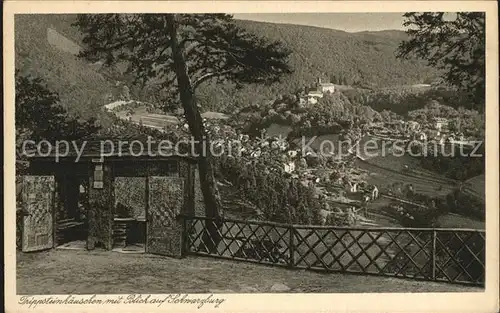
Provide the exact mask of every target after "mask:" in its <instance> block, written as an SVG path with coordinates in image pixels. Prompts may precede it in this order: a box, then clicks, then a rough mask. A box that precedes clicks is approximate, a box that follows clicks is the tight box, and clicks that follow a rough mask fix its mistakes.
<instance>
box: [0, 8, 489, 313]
mask: <svg viewBox="0 0 500 313" xmlns="http://www.w3.org/2000/svg"><path fill="white" fill-rule="evenodd" d="M312 4H313V3H311V5H312ZM304 5H308V4H307V3H305V4H304ZM412 10H418V6H413V7H410V6H407V10H405V11H400V12H393V11H392V10H389V11H387V12H362V11H360V12H328V11H322V10H318V11H317V12H302V13H301V12H283V13H280V12H263V13H253V12H252V13H234V12H235V11H228V12H214V13H212V12H208V13H190V12H187V13H183V12H175V13H161V12H158V13H152V12H147V13H140V12H118V10H117V12H116V13H114V12H110V11H106V12H99V13H96V12H93V13H89V12H75V13H47V12H45V13H29V14H28V13H16V14H14V15H13V27H14V29H13V30H12V36H13V37H14V40H13V49H14V50H13V53H14V56H13V60H14V73H13V74H14V78H13V80H14V82H15V86H14V89H12V92H14V93H15V95H12V99H13V100H14V98H15V103H13V104H12V106H13V107H14V109H13V110H12V111H13V112H14V113H13V115H14V116H13V125H12V126H13V127H15V135H14V136H15V208H16V210H15V252H14V248H13V249H12V253H13V254H15V265H14V267H15V274H14V272H13V274H12V275H15V277H14V278H13V279H14V280H15V286H16V289H15V294H16V295H17V296H18V299H20V300H19V301H18V302H17V303H18V305H24V306H25V308H26V309H27V308H28V307H29V308H34V307H37V308H42V307H44V308H47V309H49V310H50V308H51V306H49V305H51V304H78V303H80V304H104V303H105V304H134V303H149V304H153V305H155V304H156V303H160V302H161V301H165V302H168V303H184V302H185V303H191V304H196V305H199V307H198V308H201V307H204V308H206V307H211V308H218V307H222V304H223V302H224V301H228V300H225V297H222V296H221V294H224V295H230V294H266V293H278V294H280V293H292V294H298V293H305V294H335V293H345V294H347V293H351V294H352V293H354V294H356V293H429V292H432V293H458V292H460V293H484V292H485V286H486V281H487V279H486V277H487V275H486V268H487V267H490V266H491V267H494V266H496V267H498V259H497V260H496V261H494V263H491V264H489V263H488V262H487V257H486V253H487V249H486V247H487V245H486V221H487V219H486V216H487V214H486V211H487V210H486V207H487V206H486V202H487V197H486V195H487V192H486V188H487V187H486V186H487V185H488V184H487V183H486V181H487V178H486V175H487V174H486V172H487V170H486V169H487V168H488V166H487V163H486V151H487V149H488V146H487V145H486V133H487V132H486V129H487V127H486V120H487V118H486V111H487V106H486V102H487V101H486V99H487V97H486V94H487V92H486V77H487V76H486V69H487V66H486V64H487V62H486V54H487V49H486V12H485V11H484V10H483V11H480V10H476V11H465V10H463V11H456V12H455V11H428V10H426V11H422V12H413V11H412ZM495 18H496V15H495ZM494 40H497V39H494ZM489 57H493V58H497V57H498V55H497V56H494V55H493V56H491V55H490V56H489ZM497 61H498V60H496V61H495V62H497ZM492 64H493V65H494V66H497V63H492ZM497 74H498V73H497ZM492 92H497V91H492ZM496 99H497V101H498V98H496ZM488 106H496V107H498V102H496V103H494V102H492V103H488ZM496 110H498V108H496ZM493 112H495V111H493ZM496 114H498V111H496ZM490 118H493V119H494V116H490ZM496 122H498V116H497V119H496ZM496 122H495V121H493V123H496ZM496 127H498V125H497V126H496ZM497 130H498V129H497ZM12 132H13V130H12ZM493 136H498V131H497V133H496V135H495V134H493ZM491 140H493V141H494V140H496V141H498V137H496V139H495V138H490V139H489V141H488V144H490V143H491ZM495 145H496V146H495V147H496V148H495V149H498V143H496V144H495ZM12 146H14V144H13V145H12ZM488 151H490V150H488ZM488 157H489V158H493V159H495V160H496V164H497V165H496V166H498V151H495V150H493V152H492V154H490V155H489V156H488ZM494 163H495V162H493V164H494ZM489 164H492V163H491V162H490V163H489ZM12 166H13V164H12ZM492 169H493V170H494V168H492ZM497 169H498V168H497ZM496 172H497V173H496V174H495V173H493V174H492V175H498V170H497V171H496ZM488 175H489V174H488ZM490 177H491V179H495V178H494V176H490ZM496 179H498V176H496ZM491 184H492V187H493V188H492V189H493V190H495V188H496V189H498V188H497V187H498V186H496V187H495V186H494V185H495V184H498V180H497V181H495V180H493V181H492V183H491ZM496 192H498V190H497V191H496ZM489 195H490V196H489V197H493V196H496V197H498V193H497V194H496V195H495V194H493V193H490V194H489ZM496 199H497V200H493V201H498V198H496ZM488 201H490V200H489V199H488ZM494 203H495V202H493V204H494ZM496 203H497V204H498V202H496ZM493 209H495V208H493ZM496 210H498V207H497V208H496ZM8 222H9V221H7V223H8ZM496 222H498V221H496ZM12 223H13V222H12ZM494 227H495V226H494ZM496 228H498V225H496ZM496 240H498V239H496ZM13 242H14V234H12V244H13ZM496 249H498V243H497V248H496ZM494 251H498V250H494ZM489 260H490V259H488V261H489ZM495 262H496V263H495ZM13 271H14V269H13ZM488 279H489V277H488ZM492 279H494V280H495V281H496V282H498V280H497V279H498V278H492ZM117 294H120V295H123V296H120V297H117V298H115V299H114V300H107V301H115V302H104V301H106V300H98V299H97V298H96V297H97V296H96V295H117ZM153 294H170V295H169V296H167V297H163V298H162V300H161V299H160V298H157V297H156V298H155V297H153V296H152V295H153ZM34 295H45V296H50V295H53V296H54V297H49V298H47V297H45V298H43V299H42V298H40V299H39V300H36V298H35V296H34ZM60 295H63V296H60ZM64 295H67V296H64ZM72 295H89V296H91V297H87V298H86V299H87V300H77V298H76V296H72ZM227 299H229V298H227ZM77 301H83V302H77ZM85 301H87V302H85ZM99 301H103V302H99ZM358 301H359V300H358ZM161 303H163V302H161ZM44 305H47V306H44ZM196 305H195V306H193V307H192V308H193V309H196V308H197V306H196ZM188 308H189V307H188Z"/></svg>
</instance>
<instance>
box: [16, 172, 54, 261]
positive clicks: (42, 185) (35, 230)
mask: <svg viewBox="0 0 500 313" xmlns="http://www.w3.org/2000/svg"><path fill="white" fill-rule="evenodd" d="M22 188H23V190H22V199H23V206H24V211H25V215H24V218H23V241H22V251H23V252H30V251H40V250H45V249H50V248H52V247H53V246H54V219H53V214H54V191H55V179H54V176H23V187H22Z"/></svg>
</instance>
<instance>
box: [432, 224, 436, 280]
mask: <svg viewBox="0 0 500 313" xmlns="http://www.w3.org/2000/svg"><path fill="white" fill-rule="evenodd" d="M431 257H432V280H436V231H435V230H433V231H432V254H431Z"/></svg>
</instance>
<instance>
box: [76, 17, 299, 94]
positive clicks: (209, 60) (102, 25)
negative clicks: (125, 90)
mask: <svg viewBox="0 0 500 313" xmlns="http://www.w3.org/2000/svg"><path fill="white" fill-rule="evenodd" d="M168 17H169V14H96V15H79V16H78V19H77V22H76V23H75V25H76V26H78V27H79V28H80V30H81V31H82V32H83V33H84V38H83V43H84V44H85V45H86V50H85V51H84V52H83V53H82V56H84V57H85V58H87V59H90V60H103V59H104V60H106V62H107V64H113V63H116V62H124V61H125V62H126V64H128V68H127V72H128V73H132V74H134V76H135V77H136V79H137V82H138V83H141V84H143V85H145V84H146V83H149V85H150V86H151V85H153V86H155V87H156V89H155V90H156V93H157V96H158V97H159V98H160V99H159V100H160V101H161V102H163V103H165V104H166V103H169V104H171V102H172V100H174V99H176V98H177V97H172V96H176V95H177V93H178V88H177V87H178V84H177V82H176V76H175V72H174V59H173V58H172V49H171V38H170V34H169V32H168V31H166V29H167V26H168V20H167V18H168ZM176 22H177V24H178V28H177V37H178V40H179V46H180V48H181V50H182V51H183V54H184V57H185V59H186V64H187V69H188V75H189V78H190V80H191V83H192V85H193V88H194V89H196V87H198V86H199V85H200V84H202V83H203V82H205V81H207V80H210V79H213V80H215V81H217V82H227V81H229V82H234V83H237V84H242V83H272V82H275V81H278V80H279V78H280V77H281V75H282V74H285V73H290V72H291V69H290V67H289V66H288V63H287V59H288V56H289V54H290V53H291V51H289V50H288V49H287V48H286V47H285V46H284V45H283V44H282V43H281V42H279V41H268V40H266V39H265V38H262V37H258V36H255V35H253V34H250V33H248V32H246V31H245V30H244V29H243V28H241V27H238V26H236V24H234V23H233V18H232V16H231V15H228V14H176Z"/></svg>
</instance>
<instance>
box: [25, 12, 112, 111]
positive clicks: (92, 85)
mask: <svg viewBox="0 0 500 313" xmlns="http://www.w3.org/2000/svg"><path fill="white" fill-rule="evenodd" d="M72 18H74V17H72V16H68V15H16V18H15V51H16V60H15V63H16V69H17V70H19V71H20V73H21V74H22V75H28V74H29V75H31V76H33V77H37V78H41V79H43V81H44V82H45V83H47V85H48V88H49V89H50V90H51V91H53V92H56V93H57V94H59V97H60V101H61V104H62V105H63V107H65V108H67V109H68V111H69V113H70V114H72V115H76V116H78V117H80V118H83V119H88V118H91V117H98V116H99V115H100V112H101V107H102V106H103V105H104V104H105V103H106V98H105V96H106V94H107V93H108V92H109V91H110V88H111V86H110V83H109V81H108V80H106V79H105V78H104V76H103V75H101V74H100V73H99V72H98V71H96V69H95V67H92V66H91V65H90V64H88V63H87V62H86V61H84V60H81V59H78V58H77V57H76V56H75V55H74V54H72V53H69V52H67V51H65V50H66V49H64V47H57V46H56V45H54V42H52V44H51V43H50V42H49V40H48V30H49V29H52V30H56V31H57V33H60V34H62V35H64V36H65V37H66V36H67V37H69V38H72V39H74V38H75V37H77V36H78V31H77V30H75V29H73V28H72V27H71V26H70V24H71V20H72ZM76 43H78V41H76Z"/></svg>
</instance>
